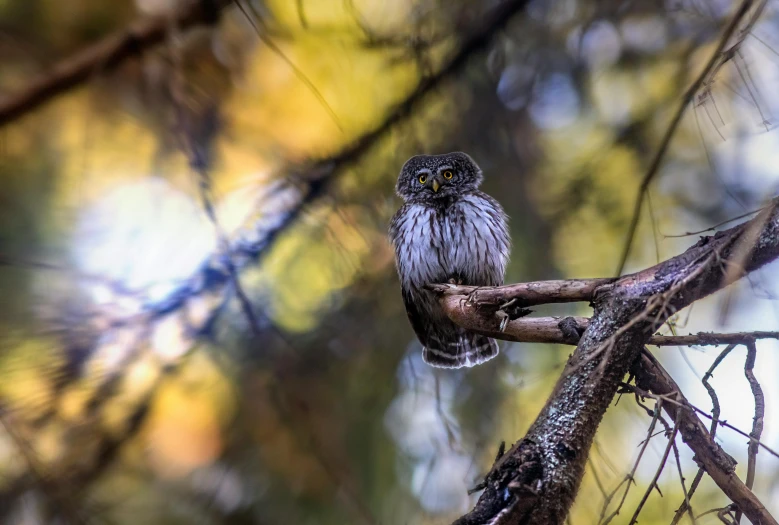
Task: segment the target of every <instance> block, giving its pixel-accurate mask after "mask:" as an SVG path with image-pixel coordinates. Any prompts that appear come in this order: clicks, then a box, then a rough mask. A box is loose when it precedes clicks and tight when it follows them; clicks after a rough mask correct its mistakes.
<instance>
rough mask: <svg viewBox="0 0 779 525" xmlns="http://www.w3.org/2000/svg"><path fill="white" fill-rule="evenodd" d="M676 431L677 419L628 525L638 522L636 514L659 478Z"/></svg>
mask: <svg viewBox="0 0 779 525" xmlns="http://www.w3.org/2000/svg"><path fill="white" fill-rule="evenodd" d="M678 431H679V422H678V421H677V422H676V423H675V424H674V428H673V431H672V432H671V435H670V436H669V437H668V445H667V446H666V447H665V452H664V453H663V457H662V458H661V459H660V465H658V467H657V470H656V471H655V475H654V477H653V478H652V481H651V482H650V483H649V486H648V487H647V489H646V491H645V492H644V496H643V497H642V498H641V501H640V502H639V504H638V507H636V511H635V512H634V513H633V517H632V518H630V523H629V525H633V524H634V523H637V522H638V515H639V514H640V513H641V509H643V508H644V504H645V503H646V500H647V499H649V495H650V494H652V489H653V488H655V487H656V486H657V480H659V479H660V474H661V473H662V472H663V468H664V467H665V463H666V461H668V455H669V454H670V453H671V449H672V448H673V445H674V443H675V440H676V433H677V432H678Z"/></svg>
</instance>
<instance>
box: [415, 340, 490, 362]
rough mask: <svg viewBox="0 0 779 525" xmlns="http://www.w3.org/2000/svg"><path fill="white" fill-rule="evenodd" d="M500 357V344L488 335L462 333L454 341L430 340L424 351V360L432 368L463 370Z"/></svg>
mask: <svg viewBox="0 0 779 525" xmlns="http://www.w3.org/2000/svg"><path fill="white" fill-rule="evenodd" d="M496 355H498V343H497V341H495V340H494V339H490V338H489V337H487V336H486V335H481V334H475V333H473V332H465V331H463V332H461V333H460V334H458V336H457V337H456V339H454V340H452V341H441V340H439V338H437V337H435V336H433V337H430V338H428V340H427V345H425V348H424V349H423V350H422V359H423V360H424V361H425V363H427V364H429V365H430V366H436V367H439V368H461V367H463V366H467V367H471V366H476V365H478V364H480V363H483V362H485V361H489V360H490V359H492V358H493V357H495V356H496Z"/></svg>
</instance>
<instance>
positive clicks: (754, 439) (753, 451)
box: [736, 341, 765, 523]
mask: <svg viewBox="0 0 779 525" xmlns="http://www.w3.org/2000/svg"><path fill="white" fill-rule="evenodd" d="M746 347H747V359H746V362H745V363H744V375H745V376H746V378H747V381H749V388H750V389H751V390H752V395H753V396H754V398H755V417H754V419H753V421H752V432H750V433H749V438H750V439H749V447H748V448H747V451H748V452H747V457H748V459H747V479H746V486H747V487H748V488H749V489H751V488H752V486H753V485H754V483H755V470H756V468H757V453H758V451H759V450H760V448H759V444H760V436H761V435H762V433H763V416H764V415H765V398H764V397H763V389H762V388H761V387H760V383H759V382H758V381H757V378H756V377H755V370H754V369H755V359H756V358H757V349H756V348H755V342H754V341H750V342H748V343H747V344H746ZM736 523H741V509H738V510H737V511H736Z"/></svg>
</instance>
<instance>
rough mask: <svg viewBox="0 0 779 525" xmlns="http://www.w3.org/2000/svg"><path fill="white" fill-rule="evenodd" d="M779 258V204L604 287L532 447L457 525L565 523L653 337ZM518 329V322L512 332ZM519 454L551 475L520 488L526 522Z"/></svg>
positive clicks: (495, 478)
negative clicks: (605, 421) (529, 496)
mask: <svg viewBox="0 0 779 525" xmlns="http://www.w3.org/2000/svg"><path fill="white" fill-rule="evenodd" d="M777 257H779V212H777V202H776V201H775V202H773V203H772V205H771V206H769V207H768V208H767V209H766V210H764V211H763V212H762V213H761V214H760V215H758V216H757V217H755V218H754V219H752V220H751V221H749V222H747V223H745V224H742V225H739V226H736V227H734V228H731V229H729V230H726V231H724V232H720V233H718V234H717V235H715V236H713V237H705V238H702V239H701V240H700V241H699V242H698V243H697V244H696V245H695V246H693V247H691V248H690V249H689V250H687V251H686V252H685V253H683V254H681V255H679V256H677V257H674V258H672V259H670V260H668V261H665V262H663V263H660V264H658V265H656V266H653V267H651V268H648V269H646V270H643V271H641V272H638V273H635V274H632V275H628V276H625V277H623V278H620V279H619V280H617V281H615V282H612V283H609V284H604V285H601V286H598V287H596V289H595V290H593V291H592V297H593V299H594V300H593V303H594V310H595V311H594V315H593V317H592V318H591V320H590V323H589V326H588V327H587V329H586V330H585V332H584V334H583V335H582V337H581V340H580V341H579V344H578V346H577V348H576V351H575V352H574V354H573V355H572V356H571V358H570V360H569V361H568V363H567V365H566V368H565V370H564V371H563V374H562V376H561V378H560V379H559V380H558V383H557V385H556V386H555V389H554V391H553V393H552V395H551V396H550V398H549V400H548V401H547V403H546V406H545V407H544V409H543V410H542V411H541V413H540V414H539V416H538V418H537V419H536V421H535V422H534V423H533V425H532V426H531V428H530V430H529V431H528V434H527V435H526V436H525V438H523V439H522V440H521V441H519V442H518V444H517V445H515V446H514V447H512V450H511V451H509V452H508V453H506V455H504V457H503V458H501V460H499V461H498V462H496V464H495V466H494V467H493V470H492V471H491V473H490V474H489V475H488V477H487V479H486V490H485V491H484V493H483V494H482V496H481V498H480V499H479V502H478V503H477V505H476V507H475V509H474V510H473V511H472V512H471V513H469V514H468V515H466V516H464V517H463V518H461V520H459V521H458V523H461V524H468V523H476V522H475V521H473V517H475V516H482V517H483V515H484V512H485V509H489V510H490V512H492V513H493V516H494V517H495V518H496V520H495V521H493V523H514V522H516V521H515V520H518V519H520V518H521V519H524V520H526V521H525V522H527V523H549V524H559V523H562V522H563V521H564V520H565V516H566V515H567V513H568V510H569V509H570V506H571V504H572V503H573V499H574V497H575V495H576V492H577V490H578V488H579V484H580V482H581V479H582V476H583V474H584V466H585V463H586V460H587V456H588V453H589V449H590V446H591V444H592V440H593V437H594V435H595V432H596V430H597V428H598V425H599V423H600V421H601V419H602V417H603V414H604V413H605V412H606V409H607V408H608V406H609V404H610V403H611V400H612V399H613V397H614V394H615V393H616V391H617V388H618V386H619V384H620V382H621V381H622V379H623V378H624V376H625V374H626V373H627V371H628V369H629V368H630V366H631V364H632V363H634V362H635V361H636V359H637V358H638V357H639V353H640V352H641V349H642V348H643V346H644V345H645V344H647V343H648V342H649V340H650V336H651V335H652V333H653V332H654V331H655V330H656V329H657V328H658V327H659V326H660V325H661V324H662V323H663V322H664V321H665V320H666V319H667V318H668V317H669V316H670V315H672V314H673V313H674V312H675V311H677V310H678V309H680V308H683V307H685V306H688V305H689V304H691V303H692V302H694V301H696V300H698V299H700V298H702V297H705V296H707V295H709V294H711V293H713V292H715V291H717V290H719V289H721V288H722V287H724V286H726V285H727V284H729V283H731V282H733V280H734V279H735V278H740V277H742V276H743V275H745V273H747V272H750V271H753V270H756V269H758V268H759V267H761V266H762V265H764V264H766V263H768V262H770V261H772V260H774V259H775V258H777ZM460 298H462V296H459V298H458V296H444V297H443V299H442V305H443V307H444V308H445V309H446V312H447V315H449V316H451V317H452V319H454V320H455V321H456V322H457V321H458V319H459V318H460V316H463V315H468V312H469V311H470V312H476V311H477V305H478V303H476V304H475V305H474V304H469V302H468V301H467V300H466V301H461V300H459V299H460ZM492 310H493V312H494V311H495V308H494V307H493V308H492ZM480 315H481V314H480ZM518 321H519V320H513V321H510V322H509V323H508V326H509V327H511V326H513V325H512V323H517V322H518ZM491 322H492V325H490V326H489V327H488V328H491V330H490V332H491V335H497V336H501V334H500V323H501V318H500V317H499V316H498V315H495V314H493V319H492V320H491ZM495 332H497V334H496V333H495ZM561 332H563V335H564V336H566V337H567V338H568V337H573V336H575V335H576V331H575V330H573V332H571V330H567V332H568V333H565V331H563V330H562V329H561ZM520 449H521V450H523V454H524V457H533V458H534V460H533V461H534V464H540V465H542V468H541V469H538V475H537V477H536V478H535V479H527V478H526V477H525V478H523V480H522V483H521V484H520V485H521V487H522V488H523V490H527V489H528V488H529V487H532V488H533V489H534V493H535V494H538V495H539V497H538V501H539V502H540V503H539V504H538V505H536V506H535V507H534V508H533V511H532V512H531V513H530V514H523V515H521V516H520V515H515V514H514V512H515V511H514V510H513V509H514V508H515V507H518V506H520V503H521V501H522V499H523V496H522V493H521V492H514V493H512V491H511V490H510V485H511V483H512V480H514V479H515V478H516V476H517V475H518V473H519V472H520V470H518V469H520V468H521V466H522V460H521V458H519V457H518V456H517V455H516V454H517V451H518V450H520ZM712 478H713V479H714V480H715V482H717V483H718V485H719V486H720V488H721V489H722V490H723V491H724V492H725V493H726V494H727V495H728V496H729V497H732V498H738V494H736V493H733V486H732V480H730V478H727V480H726V479H725V478H723V477H721V476H720V477H717V474H715V475H713V476H712ZM726 481H727V482H726ZM506 494H510V497H506ZM746 503H749V502H745V504H746ZM741 510H743V512H744V513H745V514H746V515H747V517H749V519H750V520H752V521H753V522H755V523H761V522H762V523H766V521H765V520H764V519H763V512H762V511H761V510H760V508H758V507H756V506H751V507H750V506H746V507H745V508H742V509H741ZM498 512H499V513H500V515H501V518H500V520H497V513H498ZM768 523H771V522H768Z"/></svg>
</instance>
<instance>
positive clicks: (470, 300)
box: [465, 286, 482, 306]
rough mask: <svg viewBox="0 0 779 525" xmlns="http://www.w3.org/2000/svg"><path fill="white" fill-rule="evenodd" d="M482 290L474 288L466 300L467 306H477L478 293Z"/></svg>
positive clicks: (479, 287)
mask: <svg viewBox="0 0 779 525" xmlns="http://www.w3.org/2000/svg"><path fill="white" fill-rule="evenodd" d="M481 288H482V287H481V286H478V287H476V288H474V290H473V291H472V292H471V293H469V294H468V297H467V298H466V299H465V304H467V305H468V306H474V305H475V304H476V300H477V299H478V298H479V294H478V292H479V290H480V289H481Z"/></svg>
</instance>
